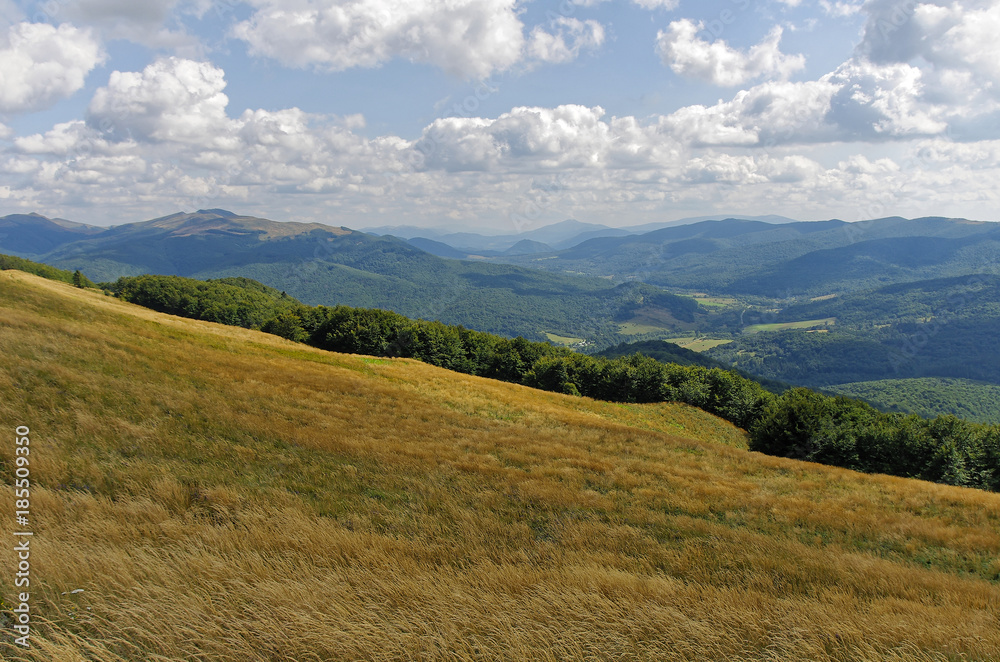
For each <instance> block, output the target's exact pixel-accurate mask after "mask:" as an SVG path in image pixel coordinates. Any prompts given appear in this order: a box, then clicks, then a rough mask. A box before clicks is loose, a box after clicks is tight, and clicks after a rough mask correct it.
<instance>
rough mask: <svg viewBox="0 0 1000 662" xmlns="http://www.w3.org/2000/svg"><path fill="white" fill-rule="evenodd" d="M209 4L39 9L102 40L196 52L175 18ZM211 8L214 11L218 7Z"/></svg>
mask: <svg viewBox="0 0 1000 662" xmlns="http://www.w3.org/2000/svg"><path fill="white" fill-rule="evenodd" d="M224 2H227V0H224ZM209 4H210V3H208V2H206V1H205V0H142V2H135V1H134V0H73V1H72V2H66V1H61V2H49V3H44V4H42V5H41V7H42V11H44V12H49V13H51V14H52V17H53V18H58V19H60V20H62V19H67V20H69V21H71V22H73V23H75V24H78V25H87V26H91V27H93V28H94V29H96V30H97V31H99V32H100V34H101V35H102V36H103V37H104V38H105V39H106V40H112V39H127V40H129V41H134V42H136V43H140V44H144V45H146V46H150V47H153V48H170V49H181V50H190V51H194V50H197V49H198V44H197V40H196V39H195V38H194V37H192V36H191V35H189V34H187V32H186V31H185V30H184V28H183V26H181V24H180V23H178V22H177V18H178V16H179V15H181V14H194V15H202V14H203V13H204V12H205V11H206V10H207V9H208V6H209ZM232 4H233V3H232V2H227V4H225V5H221V6H227V7H229V5H232ZM215 6H216V8H217V9H218V8H219V7H220V4H216V5H215ZM230 10H231V7H230Z"/></svg>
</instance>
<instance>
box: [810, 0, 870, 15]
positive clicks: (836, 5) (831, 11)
mask: <svg viewBox="0 0 1000 662" xmlns="http://www.w3.org/2000/svg"><path fill="white" fill-rule="evenodd" d="M819 6H820V7H821V8H822V9H823V13H825V14H826V15H827V16H834V17H837V18H847V17H849V16H854V15H855V14H857V13H858V12H860V11H861V10H862V8H863V7H864V3H863V2H841V1H840V0H836V1H835V2H830V1H829V0H819Z"/></svg>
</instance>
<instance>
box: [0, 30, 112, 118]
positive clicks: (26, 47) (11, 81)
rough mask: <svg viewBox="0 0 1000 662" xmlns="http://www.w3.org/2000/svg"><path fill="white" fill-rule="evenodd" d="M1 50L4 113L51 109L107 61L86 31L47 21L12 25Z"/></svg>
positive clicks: (0, 94)
mask: <svg viewBox="0 0 1000 662" xmlns="http://www.w3.org/2000/svg"><path fill="white" fill-rule="evenodd" d="M2 46H3V47H2V49H0V112H25V111H32V110H40V109H42V108H47V107H49V106H51V105H52V104H54V103H55V102H57V101H59V100H60V99H64V98H66V97H68V96H70V95H72V94H73V93H74V92H76V91H77V90H79V89H80V88H82V87H83V85H84V81H85V80H86V78H87V74H88V73H90V71H91V70H92V69H94V67H96V66H97V65H98V64H100V63H101V62H103V61H104V57H105V56H104V51H103V49H102V48H101V45H100V44H99V43H98V42H97V40H96V39H94V37H93V36H92V35H91V33H90V32H89V31H87V30H80V29H78V28H75V27H73V26H72V25H66V24H63V25H60V26H59V27H58V28H57V27H53V26H51V25H47V24H44V23H18V24H16V25H12V26H11V27H10V29H9V30H8V32H7V34H6V38H5V39H4V43H3V44H2Z"/></svg>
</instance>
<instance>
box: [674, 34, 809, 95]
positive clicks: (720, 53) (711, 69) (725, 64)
mask: <svg viewBox="0 0 1000 662" xmlns="http://www.w3.org/2000/svg"><path fill="white" fill-rule="evenodd" d="M704 28H705V25H704V23H697V24H696V23H694V22H693V21H691V20H689V19H681V20H679V21H674V22H672V23H671V24H670V26H669V27H668V28H667V29H666V30H661V31H659V32H658V33H657V35H656V51H657V53H658V54H659V55H660V58H661V59H662V60H663V64H665V65H667V66H669V67H670V68H671V69H673V71H674V73H676V74H679V75H681V76H686V77H688V78H697V79H699V80H703V81H707V82H710V83H713V84H715V85H723V86H734V85H742V84H744V83H746V82H748V81H751V80H753V79H755V78H761V77H764V76H768V77H776V78H780V79H786V78H788V77H789V76H790V75H792V74H793V73H795V72H796V71H798V70H800V69H802V68H803V67H805V58H804V57H803V56H801V55H785V54H784V53H782V52H781V50H780V49H779V47H778V44H779V42H780V41H781V34H782V30H781V28H780V27H775V28H774V29H773V30H771V32H770V33H769V34H768V36H767V37H766V38H765V39H764V40H763V41H762V42H760V43H759V44H757V45H756V46H753V47H752V48H750V50H749V51H748V52H746V53H744V52H743V51H739V50H736V49H734V48H731V47H730V46H729V45H728V44H726V42H725V41H722V40H717V41H714V42H711V43H710V42H708V41H705V40H704V39H701V38H700V37H699V36H698V33H699V32H700V31H702V30H703V29H704Z"/></svg>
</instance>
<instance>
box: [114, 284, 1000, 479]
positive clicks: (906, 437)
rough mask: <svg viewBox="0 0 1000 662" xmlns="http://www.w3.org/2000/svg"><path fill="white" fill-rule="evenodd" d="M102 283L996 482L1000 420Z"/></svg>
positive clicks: (257, 302)
mask: <svg viewBox="0 0 1000 662" xmlns="http://www.w3.org/2000/svg"><path fill="white" fill-rule="evenodd" d="M102 287H105V288H106V289H107V290H109V291H110V292H111V293H114V294H115V295H116V296H118V297H120V298H121V299H123V300H125V301H130V302H133V303H137V304H140V305H143V306H146V307H149V308H152V309H155V310H159V311H161V312H165V313H171V314H175V315H181V316H184V317H191V318H195V319H203V320H207V321H212V322H220V323H223V324H231V325H236V326H242V327H245V328H251V329H259V330H261V331H264V332H267V333H271V334H275V335H278V336H281V337H284V338H287V339H289V340H293V341H296V342H303V343H307V344H309V345H312V346H314V347H318V348H321V349H325V350H329V351H334V352H343V353H350V354H365V355H370V356H380V357H403V358H414V359H418V360H421V361H424V362H426V363H430V364H432V365H436V366H440V367H442V368H447V369H450V370H455V371H458V372H463V373H467V374H472V375H478V376H481V377H488V378H492V379H499V380H503V381H507V382H513V383H518V384H523V385H525V386H530V387H534V388H539V389H543V390H547V391H555V392H559V393H566V394H570V395H582V396H588V397H592V398H595V399H601V400H608V401H614V402H636V403H651V402H664V401H670V402H682V403H686V404H689V405H693V406H695V407H698V408H701V409H703V410H705V411H707V412H710V413H712V414H715V415H717V416H719V417H721V418H723V419H725V420H727V421H730V422H731V423H733V424H734V425H736V426H738V427H741V428H743V429H745V430H747V431H748V433H749V436H750V449H751V450H755V451H760V452H763V453H768V454H771V455H778V456H784V457H790V458H796V459H801V460H809V461H813V462H820V463H823V464H830V465H835V466H840V467H845V468H849V469H855V470H858V471H865V472H878V473H887V474H893V475H898V476H905V477H913V478H921V479H925V480H931V481H936V482H940V483H947V484H952V485H965V486H971V487H977V488H981V489H988V490H993V491H1000V426H989V425H981V424H976V423H970V422H967V421H963V420H961V419H958V418H956V417H954V416H939V417H937V418H935V419H924V418H921V417H919V416H915V415H910V416H904V415H902V414H896V413H884V412H880V411H878V410H877V409H875V408H874V407H871V406H870V405H867V404H865V403H864V402H861V401H859V400H854V399H851V398H847V397H844V396H837V397H831V396H827V395H823V394H820V393H816V392H814V391H811V390H809V389H803V388H796V389H790V390H788V391H785V392H784V393H782V394H780V395H776V394H774V393H771V392H769V391H767V390H766V389H764V388H763V387H762V386H761V385H760V384H758V383H757V382H755V381H753V380H750V379H748V378H746V377H744V376H741V375H739V374H737V373H735V372H733V371H730V370H725V369H721V368H708V367H703V366H696V365H688V366H683V365H677V364H672V363H661V362H659V361H657V360H655V359H653V358H650V357H647V356H644V355H642V354H639V353H636V354H632V355H630V356H623V357H618V358H604V357H596V356H588V355H584V354H579V353H575V352H573V351H571V350H569V349H566V348H561V347H555V346H553V345H550V344H546V343H540V342H531V341H528V340H525V339H524V338H522V337H517V338H506V337H502V336H498V335H494V334H489V333H482V332H479V331H473V330H471V329H466V328H464V327H462V326H453V325H446V324H442V323H441V322H436V321H427V320H413V319H410V318H407V317H404V316H402V315H399V314H397V313H394V312H391V311H386V310H380V309H365V308H351V307H348V306H333V307H329V306H306V305H304V304H302V303H300V302H298V301H297V300H295V299H294V298H292V297H289V296H288V295H286V294H285V293H283V292H279V291H277V290H274V289H273V288H269V287H267V286H264V285H262V284H260V283H257V282H256V281H251V280H248V279H233V278H227V279H220V280H209V281H197V280H192V279H188V278H181V277H177V276H149V275H147V276H138V277H124V278H119V279H118V280H117V281H116V282H115V283H107V284H102Z"/></svg>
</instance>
